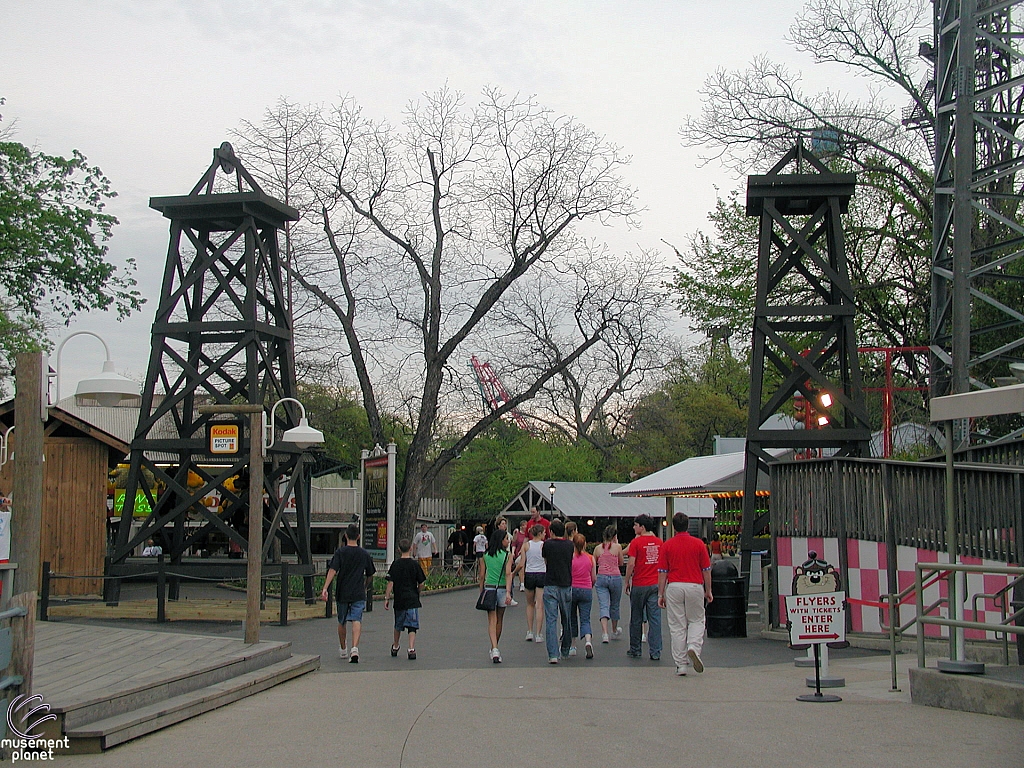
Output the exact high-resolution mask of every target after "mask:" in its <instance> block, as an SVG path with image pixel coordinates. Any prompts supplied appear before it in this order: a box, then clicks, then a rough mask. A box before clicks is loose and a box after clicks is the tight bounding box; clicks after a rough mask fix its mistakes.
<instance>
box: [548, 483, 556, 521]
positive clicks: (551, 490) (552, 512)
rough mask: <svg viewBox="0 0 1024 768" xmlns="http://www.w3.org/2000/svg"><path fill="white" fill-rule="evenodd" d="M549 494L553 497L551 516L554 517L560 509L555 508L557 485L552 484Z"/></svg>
mask: <svg viewBox="0 0 1024 768" xmlns="http://www.w3.org/2000/svg"><path fill="white" fill-rule="evenodd" d="M548 493H549V494H550V495H551V515H552V516H554V514H555V512H557V511H558V507H556V506H555V484H554V483H552V484H551V485H549V486H548Z"/></svg>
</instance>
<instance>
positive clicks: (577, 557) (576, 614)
mask: <svg viewBox="0 0 1024 768" xmlns="http://www.w3.org/2000/svg"><path fill="white" fill-rule="evenodd" d="M572 545H573V546H574V547H575V548H576V552H575V553H574V554H573V556H572V598H571V599H570V601H569V630H570V632H571V633H572V636H573V645H572V647H570V648H569V655H570V656H575V655H576V638H577V637H580V638H582V639H583V641H584V648H585V649H586V652H587V658H588V659H592V658H594V644H593V643H591V642H590V640H591V634H592V633H591V629H590V608H591V606H592V605H593V604H594V558H592V557H591V556H590V555H589V554H588V553H587V539H586V537H585V536H584V535H583V534H582V533H577V534H575V535H574V536H573V537H572Z"/></svg>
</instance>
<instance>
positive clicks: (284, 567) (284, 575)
mask: <svg viewBox="0 0 1024 768" xmlns="http://www.w3.org/2000/svg"><path fill="white" fill-rule="evenodd" d="M288 587H289V584H288V563H285V562H282V563H281V626H282V627H287V626H288V591H289V590H288Z"/></svg>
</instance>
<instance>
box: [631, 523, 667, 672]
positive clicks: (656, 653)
mask: <svg viewBox="0 0 1024 768" xmlns="http://www.w3.org/2000/svg"><path fill="white" fill-rule="evenodd" d="M653 530H654V520H653V519H652V518H651V516H650V515H637V516H636V519H635V520H634V521H633V532H634V533H635V534H636V536H635V537H634V538H633V540H632V541H631V542H629V549H628V550H627V552H626V554H627V556H628V557H629V563H628V564H627V565H626V578H625V586H626V594H627V595H629V650H628V651H626V655H627V656H629V657H630V658H633V659H639V658H640V656H641V652H640V645H641V643H642V638H643V623H644V621H646V622H647V624H648V627H647V642H648V646H647V647H648V650H650V652H651V661H658V660H659V659H660V658H661V608H660V607H659V606H658V561H659V557H660V553H661V539H659V538H658V537H657V536H655V535H654V534H652V533H651V531H653ZM645 614H646V618H645Z"/></svg>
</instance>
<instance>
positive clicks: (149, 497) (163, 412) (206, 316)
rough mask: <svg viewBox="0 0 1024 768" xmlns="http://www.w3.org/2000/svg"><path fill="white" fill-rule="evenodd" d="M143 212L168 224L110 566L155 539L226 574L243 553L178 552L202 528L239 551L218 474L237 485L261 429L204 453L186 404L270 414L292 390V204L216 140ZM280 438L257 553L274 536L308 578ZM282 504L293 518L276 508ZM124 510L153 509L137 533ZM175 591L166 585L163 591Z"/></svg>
mask: <svg viewBox="0 0 1024 768" xmlns="http://www.w3.org/2000/svg"><path fill="white" fill-rule="evenodd" d="M218 171H220V172H221V174H222V175H223V177H222V178H221V179H219V180H218V178H217V177H218ZM215 182H218V183H215ZM150 207H152V208H154V209H156V210H158V211H160V212H161V213H162V214H163V215H164V216H165V217H167V218H168V219H170V222H171V224H170V242H169V246H168V250H167V261H166V266H165V268H164V277H163V283H162V286H161V291H160V300H159V304H158V306H157V310H156V319H155V321H154V323H153V336H152V348H151V353H150V359H149V368H148V372H147V374H146V382H145V385H144V387H143V399H142V409H141V412H140V415H139V423H138V427H137V428H136V431H135V438H134V440H133V441H132V446H131V459H130V468H129V471H128V477H127V481H126V492H125V503H124V507H123V509H122V511H121V518H120V523H119V525H118V529H117V537H116V543H115V545H114V547H113V551H112V552H111V554H110V557H109V562H108V573H109V575H112V576H123V575H128V574H130V573H132V572H133V567H134V566H133V565H132V564H131V563H128V562H126V559H127V558H128V557H129V555H131V553H132V552H133V550H134V549H135V547H136V546H137V545H138V544H140V543H141V542H144V541H146V539H148V538H150V537H152V536H157V537H159V538H160V539H161V540H162V543H163V544H164V548H165V549H164V551H165V554H166V555H167V556H168V557H169V560H170V562H171V563H172V564H174V565H175V566H176V568H175V570H176V571H181V570H187V571H188V572H189V573H194V574H195V575H199V576H212V577H218V576H222V575H226V574H228V573H231V574H233V575H235V577H237V576H238V574H237V573H235V571H237V570H239V569H241V570H242V572H243V573H244V567H245V561H244V560H241V559H234V560H231V559H228V558H224V559H218V558H203V559H202V560H198V561H188V562H182V558H183V556H184V555H185V554H186V553H187V552H188V551H189V550H190V549H192V548H198V546H199V545H201V544H202V543H203V542H204V541H205V540H206V539H207V538H208V537H209V536H210V534H211V533H214V532H219V534H221V535H222V536H223V537H226V538H227V540H228V542H229V545H237V547H234V546H233V547H232V548H233V549H235V551H236V552H238V551H239V550H240V551H242V552H244V551H245V550H246V545H247V538H246V535H245V530H246V520H247V517H248V515H247V513H248V501H247V493H246V491H245V490H244V488H242V487H238V486H236V485H235V483H234V482H230V481H231V479H232V478H240V479H241V481H242V482H241V483H240V485H244V482H245V478H247V476H248V470H247V467H248V457H247V454H248V448H247V445H248V440H252V439H262V435H249V436H248V437H246V435H245V432H244V429H243V427H242V425H239V427H238V432H237V433H236V434H237V436H238V439H237V443H236V445H235V448H236V449H237V451H238V452H237V453H236V454H231V455H217V454H212V453H211V450H212V449H211V445H210V443H209V441H208V439H207V438H208V435H207V428H208V427H209V425H210V424H211V423H216V422H217V421H218V417H216V416H210V415H201V414H199V412H198V410H197V409H198V406H200V405H203V404H228V403H252V404H257V405H263V406H264V407H266V408H268V409H269V408H270V407H271V406H273V405H274V404H275V403H276V402H277V401H278V400H280V399H281V398H284V397H295V395H296V391H295V363H294V356H293V347H292V327H291V319H290V318H291V314H290V312H289V307H288V300H287V294H286V289H285V286H284V281H283V279H282V264H281V256H280V253H279V249H278V230H279V229H280V228H281V227H282V226H283V224H284V223H285V222H287V221H295V220H296V219H297V218H298V212H297V211H296V210H295V209H293V208H290V207H289V206H287V205H285V204H284V203H281V202H280V201H278V200H275V199H274V198H272V197H270V196H269V195H267V194H265V193H264V192H263V191H262V190H261V189H260V187H259V185H258V184H257V183H256V181H254V180H253V178H252V176H250V174H249V173H248V171H246V169H245V168H244V167H243V165H242V163H241V162H240V161H239V160H238V158H237V157H235V154H234V151H233V150H232V148H231V145H230V144H228V143H227V142H225V143H224V144H222V145H221V146H220V147H219V148H218V149H216V150H214V158H213V164H212V165H211V166H210V167H209V169H208V170H207V171H206V173H205V174H203V176H202V178H201V179H200V180H199V182H198V183H197V184H196V186H195V187H194V188H193V189H192V191H191V192H190V193H189V194H188V195H184V196H179V197H154V198H152V199H151V200H150ZM282 405H283V410H284V411H285V413H284V419H283V420H279V422H278V423H279V424H282V425H283V427H284V428H285V429H288V428H291V427H293V426H295V425H296V424H298V421H299V414H298V412H297V411H296V410H295V409H294V408H293V407H292V405H291V404H290V403H286V404H282ZM289 445H290V444H284V443H280V442H279V443H277V445H276V446H275V448H274V449H273V450H272V451H271V452H270V454H269V456H268V457H267V459H266V462H267V464H266V465H265V484H264V490H265V497H266V499H267V500H266V501H265V502H264V510H263V525H264V545H263V553H262V555H263V558H264V559H266V557H267V555H268V553H269V551H270V548H271V547H272V546H273V544H274V541H275V539H276V540H277V541H279V542H288V544H290V547H291V549H292V550H294V552H296V553H297V555H298V559H299V567H298V568H296V569H295V570H294V571H293V573H297V574H302V575H305V576H309V575H311V573H312V570H311V568H312V566H311V558H310V548H309V514H308V510H309V507H308V490H307V487H306V483H305V482H304V481H303V478H302V475H303V460H302V453H301V451H299V450H298V449H296V448H294V447H289ZM190 479H191V482H190ZM213 492H218V493H219V494H220V498H221V499H222V504H221V506H220V507H219V508H208V507H206V506H204V505H203V504H202V503H201V501H202V500H203V499H204V497H207V496H209V495H210V494H212V493H213ZM137 497H138V500H137V501H135V503H134V504H133V501H132V500H136V498H137ZM292 500H294V503H295V518H294V523H292V522H290V521H289V520H288V517H290V515H286V514H285V510H286V507H287V506H288V504H289V502H290V501H292ZM133 507H135V508H136V509H138V508H141V509H142V510H143V511H145V510H147V508H148V510H151V511H149V512H148V515H146V517H145V519H144V521H143V522H142V525H141V527H140V528H134V527H133V524H132V523H133ZM136 514H138V512H137V511H136ZM145 567H149V566H145ZM136 570H137V568H136ZM308 581H309V580H308V579H307V582H308ZM109 583H110V584H111V585H112V586H111V590H110V591H109V592H108V596H107V597H108V600H111V601H113V600H116V599H117V592H118V587H117V581H116V580H113V581H111V582H109ZM307 588H308V589H311V585H310V584H307ZM174 591H175V587H174V586H173V585H172V597H173V596H174V594H173V593H174ZM311 596H312V595H311V592H308V594H307V597H311Z"/></svg>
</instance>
